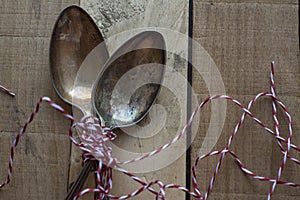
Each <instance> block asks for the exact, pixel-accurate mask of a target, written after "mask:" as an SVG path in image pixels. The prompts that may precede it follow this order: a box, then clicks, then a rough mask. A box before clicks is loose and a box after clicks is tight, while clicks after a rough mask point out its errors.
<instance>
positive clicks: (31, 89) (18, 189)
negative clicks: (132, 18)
mask: <svg viewBox="0 0 300 200" xmlns="http://www.w3.org/2000/svg"><path fill="white" fill-rule="evenodd" d="M73 3H78V1H63V2H62V1H47V2H45V1H39V0H25V1H6V0H4V1H1V3H0V4H1V6H0V13H1V14H0V44H1V49H0V70H1V71H0V80H1V81H0V82H1V84H3V85H6V86H7V87H9V88H11V89H12V90H13V91H14V92H15V93H16V94H17V95H16V97H15V98H10V97H9V96H7V95H4V94H2V93H1V94H0V102H1V105H0V113H1V121H0V133H1V135H0V143H1V145H0V177H1V182H3V181H4V179H5V178H6V175H7V167H8V161H9V151H10V146H11V144H12V141H13V139H14V138H15V136H16V134H17V133H18V132H19V131H20V129H21V127H22V125H23V124H24V123H25V121H26V119H27V117H28V116H29V114H30V113H31V112H32V111H33V109H34V106H35V104H36V103H37V101H38V99H39V97H41V96H43V95H47V96H50V97H52V98H53V99H54V100H55V101H56V102H58V103H59V104H61V105H63V106H64V107H66V108H68V109H69V110H70V107H69V106H68V105H66V104H64V103H63V102H62V101H61V100H60V99H59V98H58V96H57V95H56V94H55V92H54V90H53V88H52V84H51V80H50V73H49V63H48V53H49V51H48V49H49V42H50V35H51V32H52V27H53V25H54V22H55V20H56V18H57V16H58V14H59V13H60V11H61V10H62V9H63V8H64V7H66V6H67V5H70V4H73ZM40 112H41V113H39V114H38V116H37V118H36V119H35V120H34V122H33V124H32V125H31V126H30V127H29V128H28V129H27V133H26V134H25V135H24V136H23V138H21V140H20V143H19V146H18V148H17V149H16V153H15V160H14V170H13V175H12V178H11V183H10V184H9V185H8V186H7V187H5V188H3V189H1V191H0V199H63V197H64V196H65V194H66V191H67V185H68V170H69V159H68V158H69V154H70V142H69V139H68V136H67V130H68V125H69V124H70V122H69V121H67V120H66V119H64V118H63V117H62V116H61V115H60V114H58V113H57V112H55V111H53V109H50V108H49V106H47V105H43V106H42V108H41V111H40Z"/></svg>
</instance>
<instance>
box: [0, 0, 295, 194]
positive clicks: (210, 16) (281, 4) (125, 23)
mask: <svg viewBox="0 0 300 200" xmlns="http://www.w3.org/2000/svg"><path fill="white" fill-rule="evenodd" d="M145 2H146V1H128V2H127V1H126V3H125V2H123V1H122V2H121V1H120V3H118V2H114V3H112V2H111V1H101V2H99V1H93V0H88V1H81V2H79V1H75V0H64V1H57V0H55V1H51V2H50V1H41V0H23V1H8V0H4V1H1V6H0V44H1V49H0V83H1V84H3V85H5V86H7V87H9V88H11V89H12V90H13V91H14V92H15V93H16V94H17V96H16V97H15V98H11V97H9V96H7V95H5V94H2V93H0V115H1V121H0V144H1V145H0V178H1V180H3V181H4V179H5V178H6V172H7V166H8V160H9V149H10V146H11V143H12V141H13V139H14V137H15V135H16V134H17V133H18V131H19V130H20V128H21V127H22V125H23V124H24V123H25V121H26V118H27V117H28V116H29V114H30V113H31V112H32V110H33V108H34V106H35V103H36V102H37V100H38V99H39V97H41V96H43V95H47V96H50V97H52V98H53V99H54V100H55V101H56V102H57V103H59V104H60V105H62V106H63V107H65V108H67V109H68V110H69V111H70V112H71V111H72V109H71V107H70V106H68V105H66V104H65V103H63V102H62V101H61V100H60V99H59V98H58V96H57V95H56V94H55V91H54V89H53V88H52V84H51V80H50V74H49V63H48V52H49V51H48V48H49V42H50V35H51V31H52V27H53V25H54V22H55V20H56V18H57V16H58V14H59V13H60V11H61V10H62V9H63V8H64V7H66V6H68V5H71V4H74V3H75V4H79V3H81V4H80V5H81V6H83V7H84V8H85V9H86V10H87V11H88V12H89V13H90V14H91V15H92V17H94V19H95V20H96V21H97V23H98V25H99V27H100V29H101V31H102V33H103V34H104V36H105V37H106V38H108V39H109V38H112V37H113V36H114V35H115V34H117V33H120V32H122V31H125V30H130V29H133V28H141V27H143V28H145V27H165V28H170V29H172V30H176V31H179V32H181V33H183V34H187V28H188V23H187V19H188V2H187V1H168V2H167V1H162V0H161V1H154V0H153V1H147V3H145ZM166 8H167V9H166ZM103 14H104V15H103ZM100 22H101V23H100ZM298 25H299V21H298V1H297V0H288V1H285V0H276V1H273V0H257V1H255V2H253V1H250V0H249V1H243V3H241V1H237V0H216V1H209V0H195V1H194V25H193V28H194V32H193V35H194V39H195V40H196V41H197V42H198V43H199V44H200V45H201V46H203V47H204V49H205V50H206V51H207V52H208V53H209V55H210V56H211V58H212V60H213V61H214V63H215V64H216V66H217V67H218V70H219V71H220V74H221V76H222V79H223V82H224V86H225V90H226V93H227V94H228V95H231V96H234V97H236V98H237V99H239V100H240V101H241V102H243V103H244V104H246V103H248V101H249V100H250V99H251V98H252V96H253V95H255V94H256V93H258V92H261V91H267V90H269V85H268V84H269V80H268V78H269V65H270V62H271V61H272V60H274V61H275V62H276V69H275V70H276V75H275V79H276V84H277V95H278V97H279V98H280V99H282V100H283V101H285V102H286V104H287V106H288V108H289V109H290V111H291V114H292V117H293V118H294V132H295V137H294V141H295V143H298V144H300V139H299V136H297V133H298V132H299V130H300V125H299V120H300V110H299V108H298V105H299V103H300V93H299V91H300V90H299V89H300V78H299V70H300V67H299V66H300V61H299V37H298V36H299V32H298ZM130 34H134V33H130ZM127 37H129V35H128V34H123V35H122V37H120V38H118V41H115V42H109V43H108V48H109V51H110V53H111V52H113V51H114V50H115V49H116V48H117V47H118V46H119V45H120V44H122V43H123V42H124V40H125V38H127ZM185 47H186V46H184V47H183V48H185ZM197 53H198V52H194V55H198V54H197ZM201 55H202V54H201ZM199 58H201V56H199V57H197V56H195V57H194V61H193V64H195V65H197V64H198V63H199V64H201V62H202V60H201V59H199ZM175 59H176V58H175ZM177 61H178V60H177ZM172 62H174V58H172V59H171V60H169V64H170V65H172ZM175 64H176V65H175V68H174V71H179V72H180V73H181V74H183V75H186V69H187V68H186V67H187V65H186V63H185V62H183V63H182V64H180V63H177V62H175ZM202 64H203V63H202ZM204 74H206V76H207V77H211V82H210V84H211V85H218V84H219V82H217V81H219V80H216V79H213V77H214V75H215V74H212V71H210V70H208V71H206V72H204ZM202 76H203V74H202V73H201V74H199V73H197V71H196V70H194V71H193V86H194V87H193V89H194V90H195V92H196V94H197V95H198V97H199V101H201V100H203V98H204V97H206V96H207V95H208V94H209V92H208V86H206V83H205V81H204V79H206V80H207V77H206V78H203V77H202ZM215 92H218V90H215V91H213V93H215ZM158 102H159V103H160V104H162V105H163V106H165V109H166V111H167V113H168V123H167V125H166V127H165V128H164V129H163V130H162V131H161V132H162V133H166V132H170V133H171V132H172V131H173V133H174V132H176V131H177V130H178V128H179V127H178V125H177V120H179V119H180V117H178V116H179V115H180V112H182V110H180V109H178V108H176V109H175V107H176V106H178V100H176V97H174V94H172V93H171V92H170V91H168V90H163V92H162V95H161V96H160V97H159V99H158ZM170 102H171V105H169V103H170ZM270 103H271V101H270V100H268V99H263V100H261V101H259V103H258V104H257V105H256V106H254V108H253V112H254V113H255V114H257V116H258V117H259V118H261V119H262V120H263V121H264V122H266V123H267V124H268V125H270V126H272V118H271V104H270ZM204 110H205V115H204V114H203V113H202V115H201V119H200V126H199V130H198V133H197V136H196V138H195V140H194V141H193V144H192V161H193V160H194V158H195V157H196V156H197V155H199V150H200V151H201V152H205V150H209V149H210V148H209V147H210V146H209V145H208V146H207V147H206V148H204V149H203V148H202V149H201V146H202V143H203V140H204V138H205V134H206V130H207V127H208V125H209V123H210V120H211V119H210V117H209V116H210V112H211V110H210V107H207V108H206V109H204ZM183 112H185V111H183ZM153 114H154V115H155V112H154V113H153ZM240 114H241V112H240V111H239V110H238V109H237V108H236V107H235V106H233V105H232V104H230V103H229V104H227V112H226V121H225V125H224V129H223V132H222V134H221V136H220V138H217V139H216V142H217V144H216V146H215V147H214V149H219V148H221V147H223V146H224V144H225V142H226V141H227V139H228V137H229V134H230V133H231V132H232V131H233V128H234V125H235V124H236V123H237V121H238V119H239V116H240ZM282 114H283V113H282V112H281V113H280V121H281V122H282V124H284V125H282V129H283V130H287V126H286V122H287V120H286V119H285V118H284V117H283V116H282ZM169 116H170V117H169ZM205 116H208V117H205ZM182 117H183V118H182V119H181V120H185V116H182ZM220 120H221V119H220ZM146 123H147V122H146ZM69 125H70V122H69V121H67V120H65V119H64V118H63V117H62V116H61V115H60V114H58V113H57V112H55V111H53V109H51V108H50V107H49V106H47V105H44V106H43V107H42V109H41V112H40V113H39V114H38V116H37V118H36V119H35V120H34V123H33V124H32V125H31V126H30V127H29V129H28V132H27V133H26V134H25V135H24V136H23V138H22V139H21V141H20V143H19V146H18V148H17V150H16V154H15V162H14V172H13V176H12V180H11V183H10V184H9V185H8V186H7V187H5V188H4V189H1V191H0V199H63V198H64V197H65V194H66V192H67V187H68V184H69V182H70V181H72V180H74V178H75V176H76V175H77V174H78V173H79V171H80V168H81V167H80V159H79V158H78V156H77V154H72V156H73V157H72V158H70V154H71V151H70V150H71V146H70V142H69V139H68V136H67V130H68V126H69ZM217 126H220V124H218V123H216V125H215V127H217ZM124 131H126V130H124ZM246 135H247V138H246ZM172 136H173V135H172V134H170V135H168V137H164V138H162V137H158V136H155V137H154V138H152V140H151V141H150V139H147V140H148V141H147V140H140V141H138V140H130V138H129V137H126V135H125V136H124V135H123V136H121V138H120V139H122V141H120V142H119V143H118V144H119V145H120V146H122V147H124V148H126V149H127V150H129V151H133V152H138V153H140V152H145V151H146V152H147V151H150V150H151V149H153V148H154V147H156V146H157V144H163V143H165V142H166V141H168V139H170V138H171V137H172ZM211 140H212V141H215V140H214V138H212V139H211ZM149 141H150V142H149ZM149 143H150V145H149ZM127 144H129V145H128V146H127ZM134 145H137V147H135V146H134ZM233 149H234V151H235V152H237V153H238V154H239V155H240V157H241V159H242V160H243V161H244V162H245V164H246V165H247V166H248V167H249V168H251V169H253V170H254V171H256V172H257V173H258V174H260V175H267V176H275V175H276V172H277V167H278V166H279V163H280V161H281V160H280V159H281V154H280V152H279V151H278V150H277V144H276V141H274V140H273V139H271V138H270V136H268V135H267V134H266V133H265V132H263V131H261V129H260V128H259V127H258V126H257V125H253V121H251V120H247V121H246V123H245V124H244V127H243V128H242V129H241V131H240V132H239V135H238V136H237V138H235V140H234V143H233ZM216 162H217V159H216V158H213V159H208V160H207V161H204V162H203V163H200V166H199V168H198V170H199V173H198V177H203V178H202V179H201V180H203V182H201V189H202V191H204V190H206V188H207V187H208V181H209V178H210V177H211V175H212V173H213V171H212V170H213V169H214V167H215V164H216ZM184 163H185V156H184V155H183V156H182V157H181V158H180V159H178V160H177V161H176V162H175V163H173V164H172V165H170V166H167V167H165V168H163V169H160V170H157V171H153V172H149V173H143V174H137V175H139V176H141V177H142V178H143V179H144V180H147V181H150V180H154V179H160V180H162V181H163V182H164V183H171V182H174V183H178V184H185V177H184V176H185V164H184ZM70 166H71V167H70ZM153 169H155V166H153ZM298 171H299V167H296V166H294V165H290V164H289V165H287V167H286V169H285V172H284V176H283V177H284V179H285V180H291V181H296V182H297V181H298V182H299V178H300V177H299V173H298ZM123 177H124V176H123V175H121V174H119V173H115V176H114V181H115V182H114V184H115V185H114V193H116V194H124V193H128V192H130V191H132V190H133V189H136V187H137V186H138V185H135V184H131V182H130V180H129V179H127V178H125V179H124V178H123ZM69 180H70V181H69ZM269 186H270V185H265V184H262V183H261V182H258V181H253V180H252V179H250V178H248V177H246V176H245V175H244V174H243V173H242V172H240V170H239V169H238V168H237V166H236V165H235V163H234V162H233V161H232V160H231V159H230V158H228V159H226V160H225V162H224V163H223V167H222V169H221V171H220V175H219V176H218V178H217V181H216V185H215V187H214V189H213V193H212V194H211V195H212V196H211V199H266V195H267V192H268V190H269ZM173 191H174V190H171V192H168V195H167V197H169V199H184V197H183V196H184V195H183V193H177V192H175V193H172V192H173ZM299 193H300V192H299V189H295V188H287V187H283V186H278V187H277V189H276V191H275V194H274V198H273V199H282V198H285V199H299ZM148 195H149V193H145V194H144V196H139V197H137V198H136V199H150V195H149V196H148ZM179 195H180V196H179ZM151 199H152V198H151Z"/></svg>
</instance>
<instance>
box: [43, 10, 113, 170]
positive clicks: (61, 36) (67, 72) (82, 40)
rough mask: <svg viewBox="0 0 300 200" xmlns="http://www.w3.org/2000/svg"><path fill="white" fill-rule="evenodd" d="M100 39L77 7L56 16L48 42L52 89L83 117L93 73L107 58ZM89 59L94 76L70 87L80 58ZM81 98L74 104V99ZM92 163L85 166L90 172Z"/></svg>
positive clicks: (93, 27) (85, 15)
mask: <svg viewBox="0 0 300 200" xmlns="http://www.w3.org/2000/svg"><path fill="white" fill-rule="evenodd" d="M103 41H104V40H103V37H102V35H101V33H100V31H99V29H98V27H97V25H96V24H95V23H94V22H93V20H92V19H91V17H90V16H89V15H88V14H87V13H86V12H85V11H84V10H83V9H82V8H80V7H78V6H75V5H72V6H70V7H67V8H66V9H64V10H63V11H62V12H61V14H60V15H59V17H58V19H57V21H56V23H55V26H54V28H53V33H52V37H51V42H50V54H49V58H50V60H49V61H50V73H51V78H52V83H53V87H54V89H55V91H56V93H57V94H58V96H59V97H60V98H61V99H62V100H63V101H65V102H66V103H68V104H71V105H73V106H75V107H77V108H79V109H80V110H81V111H82V113H83V114H84V115H90V110H91V109H90V108H91V89H90V88H92V85H93V83H94V81H95V80H96V77H97V73H95V72H99V71H100V68H101V67H102V66H103V65H104V63H105V61H106V60H107V59H108V57H109V55H108V51H107V48H106V46H105V43H104V42H103ZM88 55H97V56H93V59H92V60H91V59H90V61H92V62H93V63H87V64H89V67H90V68H92V70H90V71H93V72H94V73H89V74H87V75H86V77H85V80H84V81H81V83H82V84H81V85H78V84H77V85H76V87H75V85H74V82H75V80H76V77H77V74H78V73H79V71H80V68H81V66H82V65H84V64H85V62H84V59H85V58H86V57H87V56H88ZM77 96H80V97H81V99H79V100H78V101H76V100H75V99H76V98H75V97H77ZM92 166H93V163H89V164H88V163H87V164H86V168H87V169H89V170H91V168H92Z"/></svg>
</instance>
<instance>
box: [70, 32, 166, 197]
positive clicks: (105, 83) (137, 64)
mask: <svg viewBox="0 0 300 200" xmlns="http://www.w3.org/2000/svg"><path fill="white" fill-rule="evenodd" d="M165 63H166V51H165V42H164V39H163V37H162V35H161V34H159V33H158V32H154V31H146V32H142V33H140V34H138V35H136V36H134V37H133V38H131V39H130V40H128V41H127V42H126V43H125V44H123V45H122V46H121V47H120V48H119V49H118V50H117V51H116V52H115V53H114V54H113V55H112V56H111V57H110V58H109V60H108V61H107V62H106V64H105V65H104V67H103V70H102V72H101V73H100V75H99V76H98V79H97V81H96V82H95V84H94V88H93V93H92V104H93V108H94V111H95V112H96V114H97V115H98V117H100V118H101V120H102V121H103V122H104V123H105V125H106V126H107V127H110V128H111V129H114V128H118V127H126V126H131V125H133V124H136V123H138V122H139V121H140V120H142V119H143V118H144V117H145V115H146V114H147V113H148V112H149V110H150V108H151V106H152V105H153V103H154V101H155V99H156V97H157V95H158V93H159V90H160V88H161V83H162V80H163V76H164V72H165ZM89 171H90V169H88V168H87V165H85V166H84V168H83V169H82V171H81V174H80V176H79V178H78V179H77V180H76V181H75V183H74V185H79V184H80V183H81V184H83V183H84V182H85V180H86V179H87V176H88V174H89ZM79 191H80V187H77V190H73V191H71V193H69V195H68V197H67V199H72V198H73V197H74V196H75V195H76V194H77V193H78V192H79Z"/></svg>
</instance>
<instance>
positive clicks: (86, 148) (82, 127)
mask: <svg viewBox="0 0 300 200" xmlns="http://www.w3.org/2000/svg"><path fill="white" fill-rule="evenodd" d="M0 89H2V90H3V91H5V92H6V93H8V94H10V95H12V96H14V93H12V92H11V91H9V90H8V89H6V88H4V87H3V86H1V85H0ZM262 97H269V98H272V115H273V121H274V129H275V131H273V130H272V129H273V128H269V127H267V126H266V125H265V124H264V123H263V122H262V121H261V120H260V119H258V118H257V117H256V116H255V115H254V114H253V113H252V112H251V111H250V110H251V107H252V106H253V104H254V103H255V102H256V101H257V100H258V99H260V98H262ZM215 99H225V100H228V101H231V102H233V103H234V104H235V105H237V106H238V107H239V108H240V109H241V110H242V111H243V114H242V116H241V118H240V120H239V122H238V123H237V125H236V126H235V129H234V131H233V133H232V134H231V136H230V137H229V139H228V142H227V144H226V146H225V148H224V149H220V150H216V151H211V152H209V153H207V154H205V155H201V156H199V157H198V158H197V159H196V160H195V163H194V165H193V166H192V183H193V190H192V191H191V190H189V189H187V188H185V187H183V186H180V185H176V184H164V183H163V182H161V181H160V180H154V181H152V182H149V183H146V182H145V181H143V180H142V179H140V178H139V177H137V176H135V175H134V174H132V173H130V172H128V171H126V170H124V169H122V168H121V167H120V166H121V165H125V164H129V163H133V162H137V161H140V160H143V159H146V158H149V157H151V156H153V155H155V154H158V153H160V152H161V151H163V150H165V149H166V148H168V147H170V146H171V145H173V144H174V143H176V142H177V141H178V140H180V138H181V137H183V135H184V134H185V132H186V130H187V129H188V128H189V126H190V125H191V123H192V121H193V119H194V117H195V115H196V113H197V112H198V111H200V110H201V109H202V108H203V107H204V106H205V105H206V104H207V103H208V102H210V101H213V100H215ZM42 102H46V103H48V104H50V105H51V106H52V107H53V108H54V109H56V110H57V111H59V112H60V113H61V114H62V115H64V116H65V117H66V118H68V119H69V120H70V121H71V122H72V123H73V126H72V127H70V129H69V137H70V140H71V141H72V142H73V143H74V144H75V145H76V146H78V147H79V148H80V149H81V150H82V151H83V160H84V162H85V161H87V160H91V159H92V160H97V161H99V165H98V169H97V170H96V172H95V173H96V174H97V187H96V188H87V189H84V190H83V191H81V192H80V193H78V194H77V195H76V196H75V197H74V199H77V198H79V197H81V196H83V195H85V194H86V193H90V192H93V193H98V194H100V195H98V198H99V199H103V198H104V197H105V196H107V197H109V198H111V199H128V198H131V197H134V196H137V195H138V194H140V193H141V192H143V191H145V190H148V191H149V192H151V193H152V194H153V195H155V197H156V199H161V200H165V199H166V190H167V189H171V188H175V189H178V190H181V191H183V192H186V193H188V194H190V195H191V196H193V197H194V198H196V199H200V200H206V199H207V198H208V197H209V195H210V193H211V192H212V189H213V185H214V182H215V180H216V178H217V175H218V173H219V170H220V168H221V166H222V161H223V160H224V158H225V156H226V155H230V156H231V157H232V158H233V159H235V161H236V162H237V165H238V166H239V168H240V169H241V170H242V171H243V172H244V173H245V174H246V175H248V176H250V177H252V178H254V179H257V180H260V181H264V182H270V183H272V185H271V187H270V189H269V192H268V196H267V199H271V197H272V195H273V193H274V190H275V188H276V186H277V185H285V186H291V187H300V184H299V183H293V182H288V181H283V180H281V175H282V172H283V170H284V168H285V165H286V163H287V161H292V162H294V163H295V164H297V165H300V161H299V160H298V159H296V158H294V157H292V156H291V155H290V151H291V150H292V149H293V150H296V151H297V152H300V148H299V147H297V146H296V145H295V144H293V143H292V135H293V129H292V118H291V115H290V113H289V111H288V110H287V108H286V106H285V105H284V103H283V102H282V101H280V99H278V97H277V96H276V90H275V82H274V62H272V63H271V73H270V92H263V93H259V94H257V95H256V96H255V97H254V98H253V99H252V100H251V101H250V102H249V104H248V106H247V107H245V106H244V105H242V104H241V103H240V102H239V101H238V100H236V99H234V98H232V97H230V96H227V95H215V96H210V97H207V98H206V99H205V100H204V101H203V102H201V103H200V104H199V105H198V106H197V107H196V109H195V110H194V112H193V113H192V115H191V117H190V119H189V120H188V122H187V124H186V126H185V127H184V128H183V129H182V131H181V132H180V133H179V134H178V135H177V136H176V137H175V138H174V139H173V140H171V141H170V142H169V143H167V144H165V145H163V146H160V147H159V148H157V149H156V150H154V151H152V152H150V153H148V154H147V155H143V156H141V157H138V158H135V159H132V160H128V161H125V162H120V161H118V160H117V159H116V158H113V157H112V149H111V147H109V146H107V142H108V141H111V140H113V139H115V138H116V137H117V136H116V135H115V134H114V133H113V132H112V131H111V130H109V129H108V128H106V127H104V126H101V125H100V123H99V121H98V119H97V118H93V117H85V118H83V119H82V120H81V121H76V120H75V119H74V118H73V116H71V115H70V114H68V113H67V112H66V111H65V110H64V109H63V108H62V107H60V106H59V105H57V104H56V103H55V102H53V101H52V100H51V99H50V98H49V97H42V98H41V99H40V100H39V102H38V104H37V105H36V107H35V109H34V111H33V113H32V114H31V115H30V117H29V118H28V119H27V122H26V123H25V125H24V126H23V128H22V129H21V131H20V132H19V133H18V135H17V136H16V138H15V140H14V142H13V145H12V147H11V155H10V160H9V165H8V175H7V178H6V180H5V181H4V183H2V184H1V185H0V188H2V187H4V186H5V185H6V184H8V183H9V182H10V177H11V173H12V168H13V159H14V152H15V148H16V147H17V145H18V143H19V140H20V138H21V136H22V135H24V133H25V132H26V128H27V127H28V125H29V124H30V123H31V122H32V120H33V118H34V117H35V115H36V113H37V112H38V111H39V108H40V105H41V103H42ZM277 107H280V108H281V109H282V110H283V112H284V114H285V116H286V118H287V120H288V127H289V131H288V132H289V133H288V136H287V138H284V137H283V136H281V135H280V125H279V121H278V118H277ZM246 116H249V117H250V118H251V119H252V120H253V121H254V122H255V123H257V124H258V125H259V126H261V127H262V129H264V130H265V131H266V132H267V133H269V134H270V135H271V136H273V137H274V138H275V139H276V140H277V143H278V146H279V148H280V150H281V152H282V154H283V157H282V161H281V164H280V166H279V167H278V172H277V176H276V177H275V178H271V177H264V176H261V175H258V174H255V173H254V172H252V171H251V170H250V169H248V168H246V166H245V165H244V164H243V162H242V161H241V160H240V159H239V157H238V155H237V154H236V153H235V152H234V151H232V150H231V149H230V147H231V144H232V141H233V139H234V137H235V136H236V135H237V133H238V131H239V129H240V127H241V126H242V124H243V123H244V120H245V117H246ZM74 128H76V132H77V133H78V135H79V136H80V142H78V141H77V140H76V139H75V137H74V136H73V129H74ZM91 132H92V133H93V134H90V133H91ZM283 144H285V145H283ZM217 155H219V156H220V157H219V161H218V163H217V165H216V168H215V170H214V173H213V176H212V178H211V180H210V182H209V185H208V188H207V190H206V191H205V193H203V192H201V191H200V188H199V184H198V181H197V176H196V168H197V166H198V164H199V163H200V161H201V160H203V159H205V158H208V157H210V156H217ZM112 168H117V169H118V170H119V171H121V172H122V173H123V174H125V175H127V176H128V177H130V178H131V179H132V180H133V181H136V182H137V183H139V184H140V185H141V187H140V188H138V189H137V190H135V191H133V192H132V193H130V194H127V195H122V196H115V195H112V194H110V190H111V188H112V186H113V181H112ZM154 185H157V186H158V187H159V189H158V190H155V189H154V187H153V186H154Z"/></svg>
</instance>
